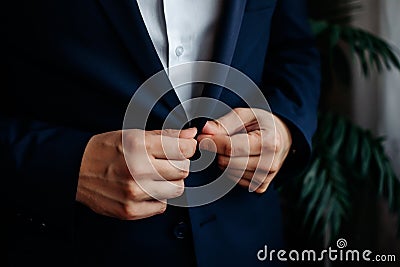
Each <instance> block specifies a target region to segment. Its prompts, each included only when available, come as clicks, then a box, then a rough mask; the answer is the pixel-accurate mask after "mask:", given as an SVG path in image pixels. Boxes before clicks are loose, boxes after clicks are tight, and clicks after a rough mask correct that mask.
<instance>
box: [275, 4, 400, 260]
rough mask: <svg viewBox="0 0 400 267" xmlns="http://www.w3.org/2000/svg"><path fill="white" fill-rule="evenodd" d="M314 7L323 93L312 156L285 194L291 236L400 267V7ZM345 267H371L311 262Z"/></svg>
mask: <svg viewBox="0 0 400 267" xmlns="http://www.w3.org/2000/svg"><path fill="white" fill-rule="evenodd" d="M308 5H309V11H310V12H309V13H310V21H311V25H312V27H313V32H314V34H315V36H316V39H317V43H318V48H319V50H320V53H321V57H322V66H321V70H322V76H323V79H322V94H321V101H320V107H319V126H318V129H317V132H316V135H315V137H314V140H313V146H314V147H313V159H312V161H311V162H310V164H309V166H308V168H307V169H306V170H305V172H304V173H303V174H302V175H300V176H299V177H297V178H296V179H294V181H293V182H291V183H290V184H287V185H285V186H284V187H283V188H282V200H283V201H282V202H283V207H284V215H285V216H286V220H285V221H286V229H287V231H286V232H287V239H288V240H289V243H290V245H291V246H292V247H296V248H303V249H304V248H321V249H322V248H327V247H329V246H331V247H332V248H336V241H337V240H338V239H339V238H345V239H346V240H347V242H348V249H369V250H371V251H373V252H374V253H375V254H386V255H388V254H393V255H395V256H396V262H392V263H385V264H382V263H377V262H373V263H372V262H371V263H370V264H369V265H368V266H400V231H399V229H400V220H399V218H398V217H399V216H398V215H399V214H400V180H399V177H400V105H399V102H400V1H399V0H324V1H321V0H308ZM293 203H296V204H293ZM309 264H310V263H303V264H298V263H296V264H295V266H299V265H309ZM349 264H351V266H354V265H355V266H357V265H360V266H365V262H359V263H348V262H328V261H326V262H323V263H319V264H313V265H321V266H349Z"/></svg>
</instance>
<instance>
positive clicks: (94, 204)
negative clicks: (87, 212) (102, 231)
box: [76, 128, 197, 220]
mask: <svg viewBox="0 0 400 267" xmlns="http://www.w3.org/2000/svg"><path fill="white" fill-rule="evenodd" d="M124 131H125V132H124V133H123V134H122V131H116V132H108V133H104V134H99V135H95V136H93V137H92V138H91V139H90V141H89V142H88V145H87V147H86V150H85V152H84V155H83V158H82V163H81V169H80V173H79V180H78V188H77V194H76V200H77V201H79V202H81V203H83V204H84V205H86V206H88V207H89V208H91V209H92V210H93V211H95V212H96V213H99V214H102V215H106V216H111V217H115V218H119V219H124V220H137V219H141V218H146V217H150V216H153V215H156V214H160V213H163V212H164V211H165V209H166V203H165V201H166V200H167V199H171V198H175V197H178V196H180V195H182V193H183V191H184V182H183V180H184V179H185V178H186V177H187V176H188V174H189V164H190V161H189V158H190V157H192V156H193V154H194V153H195V150H196V145H197V142H196V140H195V139H194V136H195V135H196V133H197V130H196V129H195V128H191V129H186V130H182V131H178V130H163V131H142V130H124ZM122 135H123V136H124V137H123V138H124V146H123V145H122ZM124 153H125V156H126V157H124ZM159 200H161V201H159Z"/></svg>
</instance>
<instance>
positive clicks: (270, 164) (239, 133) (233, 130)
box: [197, 108, 292, 193]
mask: <svg viewBox="0 0 400 267" xmlns="http://www.w3.org/2000/svg"><path fill="white" fill-rule="evenodd" d="M197 140H198V142H199V146H200V149H204V150H208V151H212V152H216V153H217V156H218V166H219V167H220V168H221V169H223V170H226V174H227V176H228V177H229V178H231V179H233V180H235V181H237V182H238V184H240V185H241V186H243V187H246V188H248V189H249V191H251V192H252V191H255V192H257V193H264V192H265V191H266V190H267V188H268V186H269V184H270V183H271V181H272V180H273V179H274V177H275V176H276V174H277V173H278V171H279V170H280V168H281V167H282V164H283V162H284V160H285V158H286V157H287V155H288V153H289V150H290V147H291V144H292V138H291V134H290V131H289V129H288V127H287V126H286V125H285V124H284V122H283V121H282V120H281V119H279V118H278V117H277V116H275V115H273V114H272V113H270V112H268V111H265V110H261V109H251V108H236V109H234V110H233V111H231V112H230V113H228V114H226V115H224V116H223V117H221V118H219V119H217V120H214V121H208V122H207V123H206V125H205V126H204V128H203V131H202V133H201V134H200V135H199V136H198V139H197Z"/></svg>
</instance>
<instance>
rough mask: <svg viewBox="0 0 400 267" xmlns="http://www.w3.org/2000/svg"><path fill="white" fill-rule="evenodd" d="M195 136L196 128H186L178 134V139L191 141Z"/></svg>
mask: <svg viewBox="0 0 400 267" xmlns="http://www.w3.org/2000/svg"><path fill="white" fill-rule="evenodd" d="M196 134H197V128H196V127H193V128H188V129H185V130H181V131H180V133H179V138H184V139H193V138H194V137H195V136H196Z"/></svg>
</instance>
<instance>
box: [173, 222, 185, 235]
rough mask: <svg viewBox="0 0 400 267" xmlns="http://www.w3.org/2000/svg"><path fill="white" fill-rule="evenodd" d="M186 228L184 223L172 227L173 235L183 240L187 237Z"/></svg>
mask: <svg viewBox="0 0 400 267" xmlns="http://www.w3.org/2000/svg"><path fill="white" fill-rule="evenodd" d="M187 231H188V226H187V224H186V223H185V222H179V223H178V224H177V225H176V226H175V227H174V235H175V237H176V238H177V239H184V238H185V236H186V235H187Z"/></svg>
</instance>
